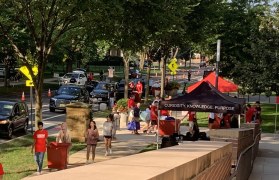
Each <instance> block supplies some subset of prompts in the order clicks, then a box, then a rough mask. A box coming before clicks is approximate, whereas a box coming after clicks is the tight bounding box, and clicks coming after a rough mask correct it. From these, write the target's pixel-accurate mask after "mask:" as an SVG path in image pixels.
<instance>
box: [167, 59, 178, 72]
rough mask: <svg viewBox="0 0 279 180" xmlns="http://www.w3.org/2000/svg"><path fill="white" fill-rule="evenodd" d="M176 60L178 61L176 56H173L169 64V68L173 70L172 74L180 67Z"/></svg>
mask: <svg viewBox="0 0 279 180" xmlns="http://www.w3.org/2000/svg"><path fill="white" fill-rule="evenodd" d="M176 62H177V60H176V58H173V59H171V62H170V63H169V64H168V68H169V69H170V70H171V74H172V75H175V74H176V70H177V68H178V65H177V63H176Z"/></svg>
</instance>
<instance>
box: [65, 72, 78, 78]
mask: <svg viewBox="0 0 279 180" xmlns="http://www.w3.org/2000/svg"><path fill="white" fill-rule="evenodd" d="M72 77H74V78H78V74H74V73H67V74H65V75H64V78H72Z"/></svg>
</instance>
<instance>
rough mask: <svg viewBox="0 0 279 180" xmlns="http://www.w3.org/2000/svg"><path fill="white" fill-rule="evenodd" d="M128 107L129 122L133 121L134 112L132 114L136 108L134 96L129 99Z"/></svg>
mask: <svg viewBox="0 0 279 180" xmlns="http://www.w3.org/2000/svg"><path fill="white" fill-rule="evenodd" d="M127 106H128V116H129V117H128V120H129V121H131V120H132V119H133V116H132V114H133V112H132V113H131V111H133V109H134V107H135V106H136V103H135V96H134V95H131V97H130V98H129V99H128V102H127Z"/></svg>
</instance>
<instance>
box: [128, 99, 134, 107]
mask: <svg viewBox="0 0 279 180" xmlns="http://www.w3.org/2000/svg"><path fill="white" fill-rule="evenodd" d="M135 106H136V104H135V100H134V99H131V98H130V99H128V108H134V107H135Z"/></svg>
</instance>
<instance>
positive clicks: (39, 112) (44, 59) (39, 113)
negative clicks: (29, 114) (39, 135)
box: [34, 48, 48, 130]
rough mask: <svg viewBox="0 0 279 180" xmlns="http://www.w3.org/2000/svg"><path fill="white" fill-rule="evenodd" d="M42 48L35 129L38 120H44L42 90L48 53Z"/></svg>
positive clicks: (36, 95)
mask: <svg viewBox="0 0 279 180" xmlns="http://www.w3.org/2000/svg"><path fill="white" fill-rule="evenodd" d="M41 49H42V50H41V51H40V52H39V59H38V61H37V62H39V63H38V71H39V73H38V75H37V77H36V79H35V82H36V83H35V84H34V89H35V127H36V128H35V129H36V130H37V129H38V122H39V121H42V120H43V116H42V106H43V99H42V92H43V86H44V73H43V72H44V70H45V67H46V64H47V54H46V52H48V51H46V50H45V48H41Z"/></svg>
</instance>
